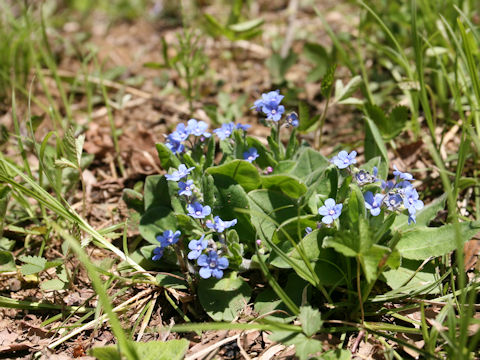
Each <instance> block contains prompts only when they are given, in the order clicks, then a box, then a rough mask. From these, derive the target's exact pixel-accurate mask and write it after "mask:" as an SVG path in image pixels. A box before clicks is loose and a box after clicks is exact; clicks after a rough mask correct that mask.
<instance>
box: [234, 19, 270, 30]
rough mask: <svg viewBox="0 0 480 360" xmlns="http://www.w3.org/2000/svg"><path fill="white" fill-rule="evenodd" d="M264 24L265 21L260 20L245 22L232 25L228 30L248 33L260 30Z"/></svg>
mask: <svg viewBox="0 0 480 360" xmlns="http://www.w3.org/2000/svg"><path fill="white" fill-rule="evenodd" d="M262 24H263V19H262V18H258V19H253V20H249V21H244V22H241V23H237V24H232V25H229V26H228V28H229V29H230V30H232V31H235V32H247V31H251V30H254V29H258V28H259V27H260V26H262Z"/></svg>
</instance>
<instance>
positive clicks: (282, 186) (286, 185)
mask: <svg viewBox="0 0 480 360" xmlns="http://www.w3.org/2000/svg"><path fill="white" fill-rule="evenodd" d="M261 181H262V188H264V189H270V190H273V191H279V192H282V193H284V194H285V195H287V196H290V197H291V198H294V199H295V198H299V197H300V196H302V195H303V194H305V192H306V191H307V187H306V186H305V184H304V183H302V182H301V181H300V180H298V179H296V178H295V177H293V176H290V175H268V176H262V177H261Z"/></svg>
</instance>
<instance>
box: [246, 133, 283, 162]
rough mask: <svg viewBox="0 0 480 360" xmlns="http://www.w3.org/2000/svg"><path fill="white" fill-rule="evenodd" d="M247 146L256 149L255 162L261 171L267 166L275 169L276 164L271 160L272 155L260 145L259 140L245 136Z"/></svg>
mask: <svg viewBox="0 0 480 360" xmlns="http://www.w3.org/2000/svg"><path fill="white" fill-rule="evenodd" d="M247 146H248V147H249V148H251V147H254V148H255V149H257V152H258V158H257V159H256V160H255V162H256V163H257V164H258V166H260V167H261V168H262V169H264V168H266V167H267V166H272V167H276V165H277V162H276V161H275V159H274V158H273V156H272V153H271V152H270V150H268V149H267V148H266V147H265V146H264V145H263V144H262V143H261V141H260V140H258V139H257V138H254V137H251V136H247Z"/></svg>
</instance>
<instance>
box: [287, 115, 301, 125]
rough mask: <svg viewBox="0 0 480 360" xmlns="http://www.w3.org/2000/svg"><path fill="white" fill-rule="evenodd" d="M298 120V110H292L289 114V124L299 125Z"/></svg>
mask: <svg viewBox="0 0 480 360" xmlns="http://www.w3.org/2000/svg"><path fill="white" fill-rule="evenodd" d="M299 124H300V123H299V121H298V115H297V113H296V112H291V113H290V114H288V115H287V126H288V125H290V126H293V127H298V125H299Z"/></svg>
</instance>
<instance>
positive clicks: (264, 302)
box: [255, 273, 310, 321]
mask: <svg viewBox="0 0 480 360" xmlns="http://www.w3.org/2000/svg"><path fill="white" fill-rule="evenodd" d="M282 285H283V284H282ZM306 286H308V283H307V282H306V281H305V280H303V279H302V278H300V277H298V276H297V274H295V273H290V274H288V275H287V281H286V283H285V285H283V286H282V288H283V289H284V290H285V293H287V294H288V296H289V297H290V299H291V300H292V301H293V302H294V303H295V304H296V305H297V306H300V305H301V303H302V293H303V289H304V288H305V287H306ZM309 294H310V292H307V298H308V296H309ZM277 310H281V311H285V312H286V313H287V314H285V313H283V312H278V313H275V311H277ZM255 311H256V312H258V314H259V315H265V314H267V313H272V312H274V313H273V314H271V315H270V316H268V317H267V319H269V318H274V319H276V320H278V319H279V318H281V319H285V320H286V321H288V320H293V319H294V317H292V316H288V313H290V310H289V309H288V307H287V306H286V305H285V304H284V303H283V302H282V300H281V299H280V298H279V297H278V295H277V294H276V293H275V291H274V290H273V289H272V288H270V287H269V288H266V289H265V290H264V291H262V292H260V294H258V296H257V297H256V298H255Z"/></svg>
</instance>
